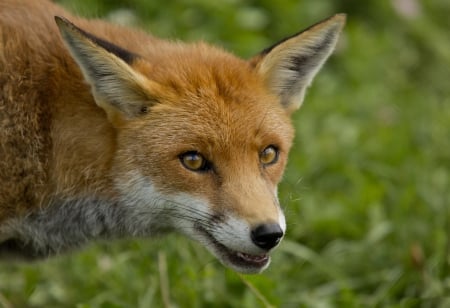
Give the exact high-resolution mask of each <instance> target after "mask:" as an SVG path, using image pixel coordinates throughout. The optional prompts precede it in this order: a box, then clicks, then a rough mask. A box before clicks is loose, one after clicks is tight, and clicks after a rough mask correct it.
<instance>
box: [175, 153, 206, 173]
mask: <svg viewBox="0 0 450 308" xmlns="http://www.w3.org/2000/svg"><path fill="white" fill-rule="evenodd" d="M179 157H180V161H181V164H182V165H183V166H184V167H185V168H186V169H188V170H191V171H208V170H209V169H210V163H209V162H208V161H207V160H206V158H204V157H203V155H201V154H200V153H197V152H195V151H189V152H186V153H183V154H181V155H180V156H179Z"/></svg>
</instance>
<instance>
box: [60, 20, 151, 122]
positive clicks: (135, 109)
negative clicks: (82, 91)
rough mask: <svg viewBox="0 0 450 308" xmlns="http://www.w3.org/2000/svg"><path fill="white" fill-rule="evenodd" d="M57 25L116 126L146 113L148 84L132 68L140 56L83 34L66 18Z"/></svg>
mask: <svg viewBox="0 0 450 308" xmlns="http://www.w3.org/2000/svg"><path fill="white" fill-rule="evenodd" d="M55 21H56V23H57V25H58V27H59V30H60V32H61V36H62V38H63V41H64V43H65V44H66V46H67V48H68V49H69V51H70V53H71V55H72V57H73V58H74V59H75V61H76V62H77V64H78V66H79V67H80V69H81V71H82V73H83V75H84V78H85V79H86V80H87V82H88V83H89V84H90V85H91V86H92V92H93V96H94V98H95V100H96V102H97V104H98V105H99V106H100V107H101V108H103V109H104V110H105V111H106V113H107V114H108V118H109V119H110V120H111V121H112V122H114V121H116V120H117V119H119V118H120V119H130V118H133V117H136V116H138V115H139V114H141V113H143V111H144V110H146V108H147V107H148V106H149V105H150V104H151V102H152V99H151V96H150V94H149V93H147V91H146V87H145V84H146V83H148V80H147V79H146V78H145V77H144V76H143V75H142V74H140V73H139V72H137V71H135V70H134V69H133V68H132V67H131V66H130V65H131V64H132V63H133V62H134V61H135V60H136V59H137V58H138V56H137V55H136V54H134V53H131V52H128V51H127V50H125V49H123V48H121V47H119V46H116V45H114V44H112V43H110V42H107V41H105V40H103V39H100V38H98V37H96V36H94V35H92V34H89V33H87V32H85V31H84V30H81V29H80V28H78V27H76V26H75V25H74V24H72V23H71V22H69V21H68V20H67V19H65V18H63V17H59V16H56V17H55Z"/></svg>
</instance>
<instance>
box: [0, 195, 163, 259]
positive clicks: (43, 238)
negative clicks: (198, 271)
mask: <svg viewBox="0 0 450 308" xmlns="http://www.w3.org/2000/svg"><path fill="white" fill-rule="evenodd" d="M146 193H148V194H150V195H148V194H147V200H146V202H147V206H146V207H142V204H140V203H141V202H142V201H143V200H140V198H139V196H137V197H136V198H135V199H133V200H130V199H127V200H125V198H113V199H107V198H97V197H79V198H71V199H66V198H64V199H63V198H59V197H53V198H52V200H51V202H50V204H49V205H48V206H47V207H44V208H42V209H40V210H39V211H35V212H34V213H32V214H30V215H27V216H25V217H22V218H17V219H13V220H10V221H7V222H6V223H5V224H4V225H2V228H0V235H2V238H0V258H2V257H14V258H20V259H36V258H45V257H47V256H51V255H56V254H60V253H62V252H65V251H70V250H73V249H76V248H78V247H81V246H83V245H85V244H87V243H88V242H90V241H92V240H97V239H109V238H123V237H127V236H133V237H143V236H149V235H154V234H159V233H163V232H166V231H167V230H166V229H167V228H168V227H167V226H168V225H169V224H168V223H167V219H168V218H167V217H168V215H165V213H164V212H163V211H162V209H163V208H164V203H165V201H164V198H161V197H160V196H158V195H157V194H156V193H155V192H151V191H149V190H147V191H146ZM149 197H150V199H149ZM151 197H153V198H151ZM149 200H151V201H150V202H149ZM149 203H151V204H149Z"/></svg>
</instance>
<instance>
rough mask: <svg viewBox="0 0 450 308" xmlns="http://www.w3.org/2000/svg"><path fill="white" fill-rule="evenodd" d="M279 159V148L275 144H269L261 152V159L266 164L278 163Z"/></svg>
mask: <svg viewBox="0 0 450 308" xmlns="http://www.w3.org/2000/svg"><path fill="white" fill-rule="evenodd" d="M277 160H278V149H277V148H276V147H275V146H273V145H269V146H268V147H266V148H265V149H264V150H262V152H261V153H260V154H259V161H260V162H261V164H263V165H264V166H268V165H272V164H274V163H276V162H277Z"/></svg>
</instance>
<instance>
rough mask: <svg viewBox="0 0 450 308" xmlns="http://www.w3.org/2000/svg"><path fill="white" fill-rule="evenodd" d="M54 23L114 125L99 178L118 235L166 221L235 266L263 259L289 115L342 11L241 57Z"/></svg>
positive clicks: (333, 38) (278, 229)
mask: <svg viewBox="0 0 450 308" xmlns="http://www.w3.org/2000/svg"><path fill="white" fill-rule="evenodd" d="M56 22H57V24H58V27H59V29H60V32H61V35H62V38H63V40H64V42H65V45H66V46H67V48H68V50H69V51H70V54H71V55H72V57H73V58H74V60H75V62H76V63H77V64H78V66H79V68H80V70H81V72H82V74H83V76H84V78H85V80H86V81H87V83H88V84H89V85H90V86H91V91H92V95H93V97H94V99H95V102H96V104H97V105H98V106H99V107H100V108H102V109H103V110H104V111H105V113H106V117H107V119H108V121H109V122H110V123H111V125H112V126H113V127H114V129H115V131H116V152H115V154H114V159H113V161H112V163H111V176H112V177H113V178H114V183H115V184H114V185H115V186H114V190H115V191H116V192H117V194H118V198H119V199H120V204H121V206H122V207H124V208H126V211H127V213H128V214H127V217H124V219H128V225H129V226H128V227H127V228H129V229H130V231H129V233H133V235H147V233H148V232H149V230H150V229H152V230H153V229H154V226H158V227H159V228H161V229H169V230H171V229H173V230H177V231H179V232H181V233H183V234H185V235H187V236H189V237H191V238H193V239H195V240H197V241H198V242H200V243H202V244H203V245H204V246H205V247H206V248H207V249H208V250H210V251H211V252H212V253H213V254H214V255H215V256H216V257H217V258H218V259H219V260H220V261H221V262H222V263H223V264H225V265H227V266H229V267H231V268H233V269H234V270H236V271H239V272H244V273H257V272H260V271H262V270H263V269H265V268H267V266H268V265H269V262H270V257H269V255H268V253H269V251H270V250H271V249H273V248H274V247H275V246H277V245H278V243H279V242H280V240H281V239H282V237H283V236H284V234H285V231H286V222H285V217H284V215H283V212H282V210H281V208H280V205H279V202H278V198H277V184H278V183H279V181H280V179H281V177H282V174H283V170H284V169H285V166H286V162H287V158H288V153H289V149H290V147H291V143H292V139H293V134H294V131H293V126H292V125H291V123H290V116H291V114H292V112H293V111H295V110H297V109H298V108H299V107H300V106H301V104H302V102H303V98H304V96H305V91H306V89H307V87H308V86H309V85H310V83H311V81H312V79H313V78H314V76H315V75H316V73H317V72H318V70H319V69H320V67H321V66H322V65H323V63H324V62H325V60H326V59H327V58H328V57H329V55H330V54H331V53H332V51H333V49H334V47H335V45H336V42H337V40H338V36H339V33H340V31H341V29H342V27H343V25H344V22H345V15H342V14H338V15H335V16H333V17H331V18H329V19H326V20H324V21H322V22H320V23H318V24H316V25H314V26H312V27H310V28H308V29H307V30H305V31H303V32H300V33H298V34H296V35H294V36H292V37H289V38H287V39H285V40H283V41H281V42H279V43H277V44H275V45H274V46H272V47H269V48H267V49H265V50H264V51H262V52H261V53H259V54H258V55H256V56H255V57H253V58H252V59H250V60H248V61H246V60H242V59H239V58H237V57H235V56H233V55H231V54H229V53H227V52H225V51H223V50H220V49H218V48H215V47H212V46H209V45H206V44H204V43H197V44H190V45H187V44H186V45H185V44H181V43H168V42H163V43H162V42H158V44H159V45H158V46H148V52H140V53H139V54H136V53H134V52H133V51H132V50H127V46H116V45H114V44H112V43H111V42H107V41H105V40H103V39H101V38H98V37H96V36H94V35H93V34H90V33H87V32H85V31H84V30H82V29H80V28H78V27H76V26H75V25H73V24H72V23H70V22H69V21H67V20H65V19H64V18H61V17H56ZM87 133H88V132H87Z"/></svg>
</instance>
